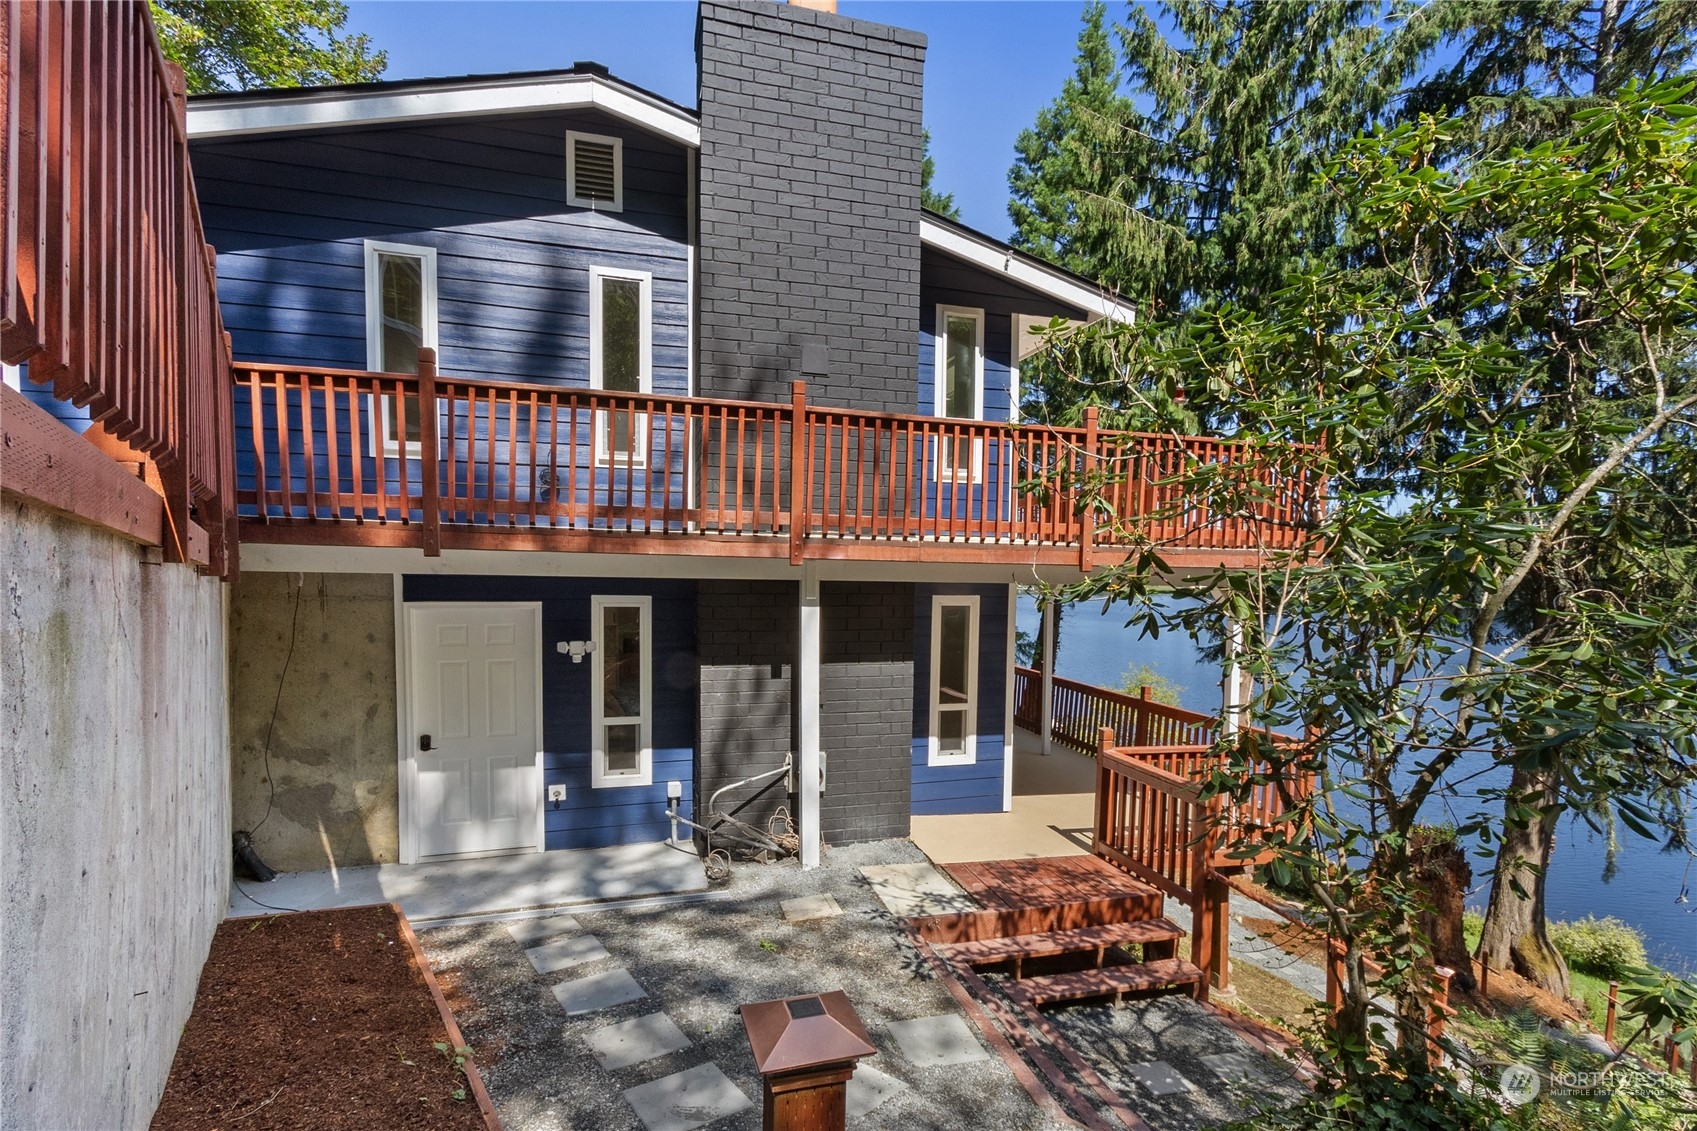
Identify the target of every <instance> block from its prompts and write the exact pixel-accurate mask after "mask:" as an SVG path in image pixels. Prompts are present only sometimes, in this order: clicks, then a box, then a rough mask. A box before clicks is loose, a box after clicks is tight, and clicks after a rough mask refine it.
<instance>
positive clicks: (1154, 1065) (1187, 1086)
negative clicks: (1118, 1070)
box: [1125, 1060, 1195, 1096]
mask: <svg viewBox="0 0 1697 1131" xmlns="http://www.w3.org/2000/svg"><path fill="white" fill-rule="evenodd" d="M1125 1070H1126V1071H1127V1072H1129V1073H1131V1076H1132V1078H1133V1079H1134V1080H1136V1081H1137V1082H1138V1083H1139V1084H1142V1085H1143V1087H1144V1088H1145V1089H1147V1090H1148V1092H1149V1094H1150V1095H1152V1096H1176V1095H1178V1094H1179V1093H1180V1092H1189V1091H1193V1090H1194V1089H1195V1085H1194V1084H1192V1083H1191V1082H1190V1081H1189V1080H1186V1079H1185V1078H1184V1077H1183V1076H1180V1075H1179V1074H1178V1069H1176V1068H1174V1067H1173V1066H1172V1065H1170V1064H1168V1063H1167V1062H1166V1061H1164V1060H1155V1061H1151V1062H1149V1063H1148V1064H1128V1065H1126V1066H1125Z"/></svg>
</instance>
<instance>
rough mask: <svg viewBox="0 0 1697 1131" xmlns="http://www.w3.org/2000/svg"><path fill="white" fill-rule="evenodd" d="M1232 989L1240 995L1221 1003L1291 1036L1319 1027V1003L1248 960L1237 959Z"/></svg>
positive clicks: (1234, 964)
mask: <svg viewBox="0 0 1697 1131" xmlns="http://www.w3.org/2000/svg"><path fill="white" fill-rule="evenodd" d="M1232 989H1233V990H1234V991H1236V993H1237V997H1236V998H1235V999H1231V998H1226V999H1222V1001H1221V1004H1223V1005H1226V1006H1228V1007H1229V1008H1232V1009H1235V1010H1237V1011H1238V1012H1239V1013H1242V1014H1245V1015H1246V1016H1249V1017H1253V1018H1254V1019H1255V1020H1257V1021H1263V1022H1265V1023H1266V1024H1268V1025H1271V1026H1273V1027H1274V1028H1277V1029H1283V1030H1284V1031H1285V1032H1287V1033H1289V1034H1291V1035H1292V1036H1296V1037H1301V1036H1306V1035H1308V1034H1309V1033H1313V1032H1315V1031H1316V1025H1317V1023H1318V1019H1319V1015H1318V1014H1317V1013H1316V1012H1315V1009H1316V1007H1318V1006H1319V1005H1320V1003H1319V1002H1317V1001H1315V1000H1314V999H1313V998H1312V997H1309V996H1308V995H1307V994H1305V993H1303V992H1302V991H1301V990H1299V989H1297V988H1296V987H1295V986H1293V985H1291V984H1290V983H1289V982H1287V981H1285V980H1284V979H1283V978H1280V977H1279V976H1277V975H1276V974H1270V973H1268V972H1267V971H1265V970H1263V969H1261V968H1260V967H1259V966H1251V965H1250V964H1249V963H1247V962H1234V963H1232Z"/></svg>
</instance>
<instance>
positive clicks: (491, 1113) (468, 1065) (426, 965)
mask: <svg viewBox="0 0 1697 1131" xmlns="http://www.w3.org/2000/svg"><path fill="white" fill-rule="evenodd" d="M373 906H383V905H382V904H374V905H373ZM387 906H388V907H389V908H390V909H391V910H393V911H394V912H395V918H396V920H397V921H398V922H399V923H400V925H401V937H402V938H403V939H406V940H407V946H409V947H411V948H412V957H413V961H414V962H415V963H416V964H417V967H418V972H419V973H420V974H422V975H424V984H425V985H426V986H428V987H429V988H430V996H431V998H432V999H434V1000H435V1002H436V1009H437V1011H438V1012H440V1013H441V1014H442V1025H443V1026H444V1027H445V1028H446V1029H447V1030H448V1045H449V1047H450V1048H451V1049H452V1050H453V1052H454V1055H456V1056H464V1057H465V1063H464V1064H462V1065H460V1067H461V1069H462V1070H463V1071H464V1072H465V1078H466V1085H467V1086H468V1087H469V1088H470V1089H471V1094H472V1098H473V1099H475V1100H476V1101H477V1110H478V1111H480V1112H482V1113H483V1123H484V1126H486V1127H488V1128H489V1131H502V1128H501V1117H500V1116H499V1115H497V1114H496V1113H495V1101H493V1100H491V1099H490V1098H489V1090H488V1089H487V1088H485V1087H484V1086H483V1077H482V1076H479V1075H478V1073H477V1064H476V1062H475V1061H473V1060H472V1056H471V1046H470V1045H467V1044H466V1043H465V1037H464V1036H463V1035H462V1034H461V1033H460V1026H459V1022H457V1021H455V1020H454V1011H453V1010H452V1009H449V1008H448V999H447V998H445V997H443V996H442V987H441V986H439V985H437V984H436V975H435V974H434V973H433V972H432V971H431V969H430V960H429V959H428V958H426V957H425V956H424V948H423V947H421V946H419V945H418V936H417V935H416V934H414V933H413V929H412V924H411V923H410V922H408V921H407V915H406V912H404V911H402V910H401V905H400V904H398V903H390V904H388V905H387ZM348 910H355V909H354V908H348ZM461 1050H464V1051H463V1052H462V1051H461Z"/></svg>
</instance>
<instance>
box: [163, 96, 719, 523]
mask: <svg viewBox="0 0 1697 1131" xmlns="http://www.w3.org/2000/svg"><path fill="white" fill-rule="evenodd" d="M568 129H580V130H586V131H589V132H592V133H600V134H609V135H613V136H617V137H621V138H623V140H624V167H625V177H624V184H625V199H624V211H622V212H619V213H606V212H600V213H597V212H593V211H590V210H586V209H581V208H571V207H568V206H567V204H566V178H565V135H566V131H567V130H568ZM192 155H193V162H194V169H195V180H196V187H197V190H198V192H199V195H200V201H201V205H202V211H203V215H204V222H205V225H206V232H207V238H208V239H209V240H210V241H211V242H212V244H213V245H214V246H215V247H216V248H217V249H218V253H219V256H218V294H219V300H220V305H221V307H222V310H223V312H224V320H225V325H226V327H227V328H228V329H229V331H230V333H231V336H232V341H233V346H234V350H235V355H236V357H237V358H239V359H242V360H249V361H261V362H277V363H280V364H296V365H307V366H330V367H335V368H347V369H363V368H365V365H366V340H365V339H366V330H365V255H364V241H366V240H368V239H369V240H380V241H383V242H388V243H402V244H413V245H417V246H422V247H432V248H435V249H436V271H437V321H438V369H439V371H440V372H441V374H442V375H443V376H446V377H468V378H488V379H495V380H506V381H524V382H534V383H540V384H556V385H562V386H575V387H586V386H587V385H588V383H589V324H588V323H589V268H591V267H595V266H604V267H618V268H626V269H631V270H639V271H646V272H649V273H650V274H651V275H652V277H653V318H654V325H653V342H654V355H653V361H654V365H653V388H654V391H655V392H657V393H661V394H672V395H682V394H685V393H687V392H688V391H689V319H690V310H689V246H688V201H687V190H688V181H687V163H686V155H685V152H684V151H683V150H682V149H681V148H679V147H677V146H673V145H671V144H669V143H667V142H664V141H661V140H659V139H656V138H653V137H651V136H649V135H647V134H645V133H643V132H641V131H639V130H635V129H632V128H630V127H628V126H625V125H623V124H621V123H617V122H615V121H614V120H612V119H610V118H606V117H604V116H602V115H599V114H595V113H593V112H585V113H573V114H548V115H539V116H536V117H525V118H510V119H495V120H480V121H477V122H436V123H427V124H424V125H416V126H407V127H383V128H377V129H371V130H358V131H342V132H330V133H319V134H291V135H288V136H276V137H262V138H255V139H242V140H212V141H206V142H197V143H196V144H195V145H194V146H193V154H192ZM251 419H252V417H251V407H250V406H249V405H248V403H247V393H246V391H245V390H238V391H237V392H236V414H235V420H236V456H237V474H238V479H239V481H240V485H241V487H243V488H244V489H251V488H252V487H253V486H254V482H253V476H254V462H253V459H252V456H251V452H252V448H253V438H252V435H251V428H252V424H251ZM319 427H320V428H321V427H322V425H320V426H319ZM324 441H325V437H324V436H323V435H322V434H320V435H319V436H318V438H317V442H316V443H315V445H314V447H315V449H316V451H317V452H318V453H319V455H318V459H319V462H320V464H321V468H320V470H321V471H322V470H325V467H324V458H325V457H324V456H323V454H322V453H323V452H324V449H325V446H326V445H325V442H324ZM338 446H339V448H340V450H341V453H342V456H341V458H342V461H343V463H344V465H345V466H346V465H347V461H349V460H350V459H351V458H352V457H351V455H350V447H349V438H348V437H347V436H346V435H345V434H344V435H343V436H342V437H340V438H339V444H338ZM268 462H269V463H270V464H271V466H270V467H269V468H268V470H269V472H270V476H271V480H272V481H271V483H270V486H271V487H272V488H273V489H275V488H276V487H278V486H280V480H279V479H278V475H279V470H280V469H278V468H277V467H276V461H275V459H272V460H270V461H268ZM371 470H374V469H373V468H372V467H371V465H370V464H369V463H368V464H367V471H368V478H369V472H370V471H371ZM291 471H292V475H293V485H294V486H295V488H296V489H297V490H300V489H304V485H305V484H304V479H305V468H304V466H301V465H300V463H299V461H298V460H297V461H296V466H295V467H294V468H292V469H291Z"/></svg>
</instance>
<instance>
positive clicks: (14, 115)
mask: <svg viewBox="0 0 1697 1131" xmlns="http://www.w3.org/2000/svg"><path fill="white" fill-rule="evenodd" d="M0 21H3V23H4V33H5V34H4V35H3V36H0V38H3V39H4V41H5V46H6V50H5V53H4V59H3V65H4V67H5V70H4V72H0V88H3V90H0V115H4V117H3V120H0V179H3V181H4V197H5V199H4V207H5V212H4V215H3V216H0V358H3V359H4V360H5V362H6V363H7V364H11V365H27V366H28V375H29V379H30V380H31V381H33V382H35V383H38V384H44V385H45V384H51V386H52V388H53V393H54V395H55V396H56V397H58V398H59V399H61V400H68V401H72V402H74V403H75V404H78V405H84V406H87V408H88V410H89V414H90V416H91V417H92V418H93V419H94V420H95V421H96V422H97V423H98V424H99V425H100V428H101V429H102V430H103V432H104V434H105V436H107V437H110V438H111V439H112V440H115V441H119V442H121V443H122V444H124V445H128V449H129V450H130V451H133V452H134V453H137V454H138V455H139V456H140V457H145V458H146V459H148V460H151V461H152V462H153V463H154V464H155V465H156V468H157V471H158V477H159V483H160V487H161V489H162V490H163V493H164V496H165V502H164V506H165V515H166V522H165V526H166V530H165V535H164V546H165V550H166V553H167V556H168V558H170V559H172V560H189V559H191V558H193V559H196V560H201V561H203V563H210V565H211V566H212V568H213V569H214V570H216V571H217V572H219V573H224V574H227V572H228V570H230V569H231V568H233V565H234V558H235V539H234V532H235V462H234V454H233V445H232V436H233V427H232V419H231V417H232V407H231V403H230V397H229V391H228V390H229V380H230V378H229V344H228V341H227V339H226V337H225V335H224V327H223V323H222V321H221V319H220V316H219V311H218V303H217V297H216V296H217V288H216V277H215V274H214V270H213V264H212V251H211V248H210V247H209V246H208V245H207V243H206V239H205V236H204V234H203V232H202V230H201V222H200V210H199V205H198V203H197V201H196V199H195V190H194V178H193V175H192V173H191V171H190V168H189V160H188V135H187V132H186V128H185V125H184V106H185V104H184V95H185V89H184V84H183V77H182V72H181V71H180V70H179V69H178V68H177V67H175V66H174V65H173V64H170V63H168V62H166V60H165V58H164V56H163V55H162V54H161V53H160V51H159V46H158V42H157V40H156V39H155V38H154V34H153V28H152V23H151V18H150V16H149V14H148V9H147V5H146V4H145V3H138V2H118V3H107V4H87V3H65V2H60V0H26V2H25V3H22V4H20V3H17V2H15V0H13V2H10V3H0ZM89 493H90V492H87V491H85V492H84V494H85V495H86V494H89Z"/></svg>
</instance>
